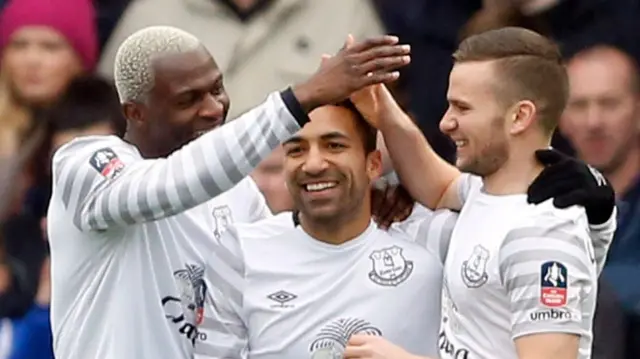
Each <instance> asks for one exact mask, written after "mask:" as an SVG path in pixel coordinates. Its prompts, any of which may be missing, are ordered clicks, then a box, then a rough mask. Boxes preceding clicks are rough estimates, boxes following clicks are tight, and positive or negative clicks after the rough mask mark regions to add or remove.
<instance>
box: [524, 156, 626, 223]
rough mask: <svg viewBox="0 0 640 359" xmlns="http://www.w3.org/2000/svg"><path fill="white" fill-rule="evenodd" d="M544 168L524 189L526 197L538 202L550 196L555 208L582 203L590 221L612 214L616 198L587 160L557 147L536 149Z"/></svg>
mask: <svg viewBox="0 0 640 359" xmlns="http://www.w3.org/2000/svg"><path fill="white" fill-rule="evenodd" d="M536 158H537V159H538V161H540V163H542V164H543V165H544V166H545V169H544V170H543V171H542V173H540V175H539V176H538V177H537V178H536V179H535V181H533V183H532V184H531V186H529V190H528V191H527V201H528V202H529V203H534V204H538V203H541V202H544V201H546V200H548V199H549V198H553V205H554V206H555V207H557V208H567V207H570V206H573V205H580V206H583V207H584V208H585V210H586V212H587V217H588V218H589V224H602V223H604V222H606V221H607V220H608V219H609V218H611V215H612V214H613V209H614V208H615V204H616V199H615V193H614V191H613V187H611V185H609V182H608V181H607V180H606V179H605V178H604V176H603V175H602V174H601V173H600V172H598V171H597V170H596V169H594V168H593V167H591V166H589V165H587V164H586V163H584V162H582V161H580V160H577V159H574V158H572V157H569V156H567V155H565V154H563V153H561V152H559V151H556V150H553V149H551V150H538V151H536Z"/></svg>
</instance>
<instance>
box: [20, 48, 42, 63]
mask: <svg viewBox="0 0 640 359" xmlns="http://www.w3.org/2000/svg"><path fill="white" fill-rule="evenodd" d="M42 59H43V56H42V50H41V49H40V48H38V46H34V45H33V44H28V45H27V46H25V47H24V48H23V49H22V61H23V64H25V65H27V66H30V67H32V68H33V67H37V66H39V65H40V63H41V62H42Z"/></svg>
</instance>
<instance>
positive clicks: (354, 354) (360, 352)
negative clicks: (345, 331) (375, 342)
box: [342, 345, 370, 359]
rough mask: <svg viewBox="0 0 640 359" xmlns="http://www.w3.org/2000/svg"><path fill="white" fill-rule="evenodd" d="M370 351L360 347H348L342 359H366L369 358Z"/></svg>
mask: <svg viewBox="0 0 640 359" xmlns="http://www.w3.org/2000/svg"><path fill="white" fill-rule="evenodd" d="M369 352H370V351H369V350H368V349H367V348H363V347H360V346H352V345H347V347H346V348H345V349H344V353H343V354H342V357H343V358H344V359H364V358H369Z"/></svg>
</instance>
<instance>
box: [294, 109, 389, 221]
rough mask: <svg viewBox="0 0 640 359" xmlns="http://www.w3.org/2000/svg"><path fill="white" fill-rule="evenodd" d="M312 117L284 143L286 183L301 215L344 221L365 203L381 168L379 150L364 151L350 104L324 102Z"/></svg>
mask: <svg viewBox="0 0 640 359" xmlns="http://www.w3.org/2000/svg"><path fill="white" fill-rule="evenodd" d="M310 117H311V122H309V123H308V124H306V125H305V126H304V127H303V128H302V129H301V130H300V131H299V132H298V133H297V134H296V135H295V136H293V137H292V138H291V139H289V140H288V141H286V142H285V143H284V144H283V148H284V151H285V165H284V168H285V173H286V177H287V186H288V188H289V191H290V192H291V196H292V197H293V201H294V203H295V206H296V209H298V210H300V212H301V213H302V215H303V217H304V218H307V219H309V221H312V222H318V221H320V222H325V223H329V222H334V223H335V221H340V222H343V221H344V219H345V218H352V217H353V216H354V215H356V214H359V213H361V212H362V206H363V205H365V203H369V202H368V201H366V199H367V196H369V195H370V190H369V188H370V184H371V182H372V181H373V180H374V179H375V178H377V177H378V176H379V175H380V172H381V170H382V161H381V157H380V153H379V152H378V151H374V152H372V153H370V154H368V155H367V154H366V153H365V149H364V145H363V140H362V137H361V134H360V132H359V131H358V125H357V122H356V121H358V119H357V117H356V116H355V115H354V114H353V113H352V112H351V111H350V110H349V109H346V108H343V107H336V106H324V107H321V108H318V109H317V110H315V111H313V112H312V113H311V114H310ZM366 210H370V208H367V209H366Z"/></svg>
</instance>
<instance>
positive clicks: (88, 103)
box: [45, 75, 126, 136]
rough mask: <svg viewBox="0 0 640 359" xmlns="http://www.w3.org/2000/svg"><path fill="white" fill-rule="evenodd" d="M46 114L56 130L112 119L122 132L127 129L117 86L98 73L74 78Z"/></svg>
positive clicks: (91, 124) (116, 129)
mask: <svg viewBox="0 0 640 359" xmlns="http://www.w3.org/2000/svg"><path fill="white" fill-rule="evenodd" d="M45 116H46V120H47V121H48V123H49V126H50V131H51V133H52V134H55V133H56V132H60V131H67V130H74V129H84V128H87V127H90V126H93V125H95V124H98V123H104V122H109V123H110V124H111V125H112V126H113V128H114V130H115V132H116V133H117V134H118V135H120V136H122V135H124V131H125V129H126V122H125V120H124V116H123V114H122V110H121V106H120V101H119V100H118V93H117V92H116V89H115V87H114V86H113V84H111V83H110V82H109V81H107V80H105V79H103V78H101V77H99V76H94V75H88V76H82V77H79V78H76V79H74V80H73V81H72V82H71V83H70V84H69V86H68V87H67V90H66V91H65V93H64V95H63V96H62V97H61V99H60V100H59V101H58V102H56V103H55V104H54V105H53V106H52V108H51V109H49V110H48V111H47V113H46V114H45Z"/></svg>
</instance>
